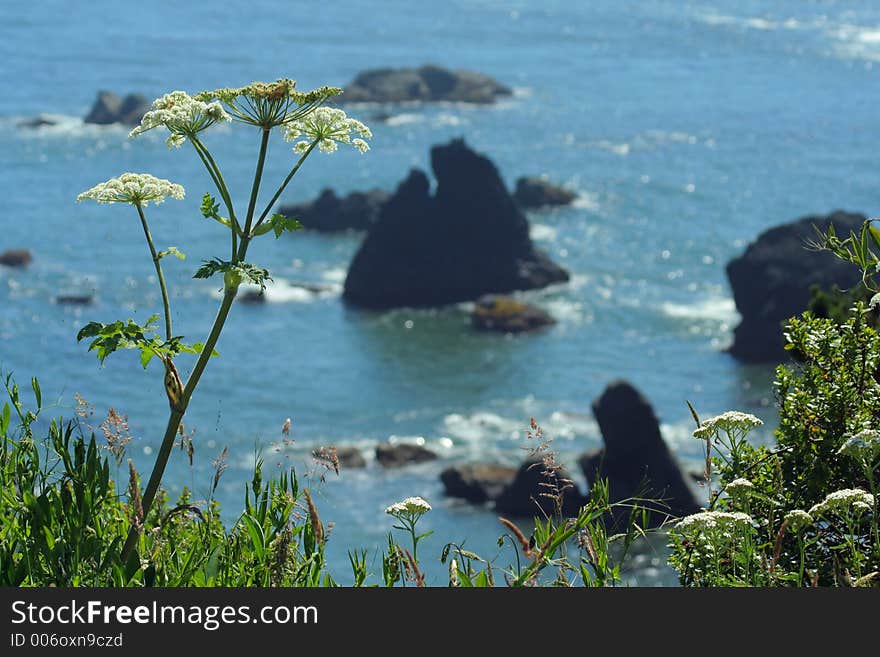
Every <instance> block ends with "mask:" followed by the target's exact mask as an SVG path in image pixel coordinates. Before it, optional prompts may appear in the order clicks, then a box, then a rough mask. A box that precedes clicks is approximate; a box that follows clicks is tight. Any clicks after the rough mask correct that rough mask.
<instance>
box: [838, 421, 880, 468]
mask: <svg viewBox="0 0 880 657" xmlns="http://www.w3.org/2000/svg"><path fill="white" fill-rule="evenodd" d="M837 453H838V454H842V455H844V456H849V457H851V458H854V459H856V460H857V461H862V460H864V461H867V462H871V461H872V460H873V459H874V458H875V457H876V456H877V455H878V454H880V431H877V430H876V429H866V430H864V431H860V432H859V433H857V434H855V435H852V436H849V437H848V438H847V439H846V441H845V442H844V443H843V445H842V446H841V448H840V449H839V450H838V451H837Z"/></svg>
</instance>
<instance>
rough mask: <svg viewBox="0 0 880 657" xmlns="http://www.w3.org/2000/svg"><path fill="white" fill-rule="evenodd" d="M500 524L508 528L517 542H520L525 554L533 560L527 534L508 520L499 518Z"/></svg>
mask: <svg viewBox="0 0 880 657" xmlns="http://www.w3.org/2000/svg"><path fill="white" fill-rule="evenodd" d="M498 522H500V523H501V524H502V525H504V526H505V527H507V528H508V529H509V530H510V532H511V533H512V534H513V535H514V536H515V537H516V540H518V541H519V545H520V547H521V548H522V552H523V554H524V555H525V556H526V557H527V558H529V559H531V558H532V548H531V546H530V545H529V539H527V538H526V536H525V534H523V533H522V531H521V530H520V528H519V527H517V526H516V525H515V524H514V523H512V522H511V521H510V520H508V519H507V518H502V517H501V516H498Z"/></svg>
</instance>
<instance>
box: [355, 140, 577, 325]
mask: <svg viewBox="0 0 880 657" xmlns="http://www.w3.org/2000/svg"><path fill="white" fill-rule="evenodd" d="M431 167H432V169H433V171H434V175H435V177H436V179H437V191H436V193H435V194H434V195H431V193H430V184H429V182H428V178H427V176H426V175H425V174H424V173H422V172H421V171H419V170H417V169H414V170H413V171H412V172H410V174H409V176H408V177H407V178H406V180H404V181H403V182H402V183H401V184H400V186H399V187H398V188H397V191H395V193H394V194H393V195H392V196H391V198H390V199H388V201H387V203H385V205H384V206H383V207H382V210H381V212H380V213H379V219H378V221H377V222H376V224H375V225H374V226H373V228H372V229H370V231H369V232H368V233H367V236H366V238H365V239H364V242H363V244H362V245H361V247H360V249H359V250H358V252H357V253H356V254H355V256H354V259H353V260H352V262H351V265H350V266H349V269H348V276H347V277H346V281H345V291H344V294H343V298H344V299H345V300H346V301H347V302H349V303H351V304H352V305H355V306H360V307H363V308H372V309H387V308H394V307H400V306H411V307H417V306H440V305H444V304H450V303H457V302H460V301H472V300H475V299H478V298H480V297H481V296H483V295H485V294H504V293H508V292H512V291H514V290H529V289H536V288H542V287H546V286H547V285H551V284H553V283H561V282H565V281H567V280H568V279H569V275H568V272H566V271H565V270H564V269H562V268H561V267H559V266H558V265H556V264H555V263H554V262H552V261H551V260H550V258H549V257H548V256H547V255H546V254H544V253H543V252H542V251H540V250H538V249H536V248H535V246H534V244H533V243H532V240H531V238H530V237H529V224H528V221H527V220H526V218H525V215H523V213H522V211H521V210H520V209H519V208H518V207H517V205H516V203H515V202H514V201H513V198H511V196H510V194H509V193H508V192H507V190H506V189H505V187H504V183H503V182H502V180H501V177H500V176H499V175H498V170H497V169H496V168H495V165H494V164H493V163H492V162H491V161H490V160H489V159H488V158H486V157H484V156H483V155H480V154H478V153H475V152H474V151H472V150H471V149H470V148H468V146H467V145H466V144H465V143H464V141H463V140H461V139H456V140H453V141H451V142H449V143H448V144H445V145H442V146H435V147H433V148H432V149H431Z"/></svg>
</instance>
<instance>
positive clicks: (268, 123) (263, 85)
mask: <svg viewBox="0 0 880 657" xmlns="http://www.w3.org/2000/svg"><path fill="white" fill-rule="evenodd" d="M340 93H342V89H340V88H338V87H319V88H318V89H314V90H312V91H307V92H300V91H297V90H296V81H295V80H291V79H290V78H281V79H280V80H276V81H275V82H251V83H250V84H249V85H246V86H244V87H226V88H223V89H214V90H211V91H202V92H200V93H198V94H196V95H195V98H196V99H197V100H201V101H205V102H209V101H213V100H218V101H220V102H221V103H223V104H224V105H226V107H227V108H228V109H229V112H230V113H231V114H232V117H233V119H234V120H235V121H240V122H241V123H248V124H250V125H254V126H258V127H260V128H263V129H265V130H270V129H272V128H274V127H275V126H279V125H283V124H285V123H288V122H290V121H295V120H297V119H301V118H303V117H305V116H306V115H307V114H309V113H311V112H313V111H314V110H315V108H317V107H319V106H320V105H322V104H323V103H324V102H326V101H327V100H328V99H330V98H332V97H333V96H336V95H337V94H340Z"/></svg>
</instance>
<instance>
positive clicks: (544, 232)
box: [529, 224, 559, 242]
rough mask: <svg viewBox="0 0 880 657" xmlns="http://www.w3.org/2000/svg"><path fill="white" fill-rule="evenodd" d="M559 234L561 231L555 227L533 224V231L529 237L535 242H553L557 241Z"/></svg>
mask: <svg viewBox="0 0 880 657" xmlns="http://www.w3.org/2000/svg"><path fill="white" fill-rule="evenodd" d="M558 232H559V231H557V230H556V228H554V227H553V226H548V225H546V224H532V225H531V229H530V230H529V235H531V237H532V239H533V240H538V241H541V242H552V241H553V240H555V239H556V235H557V233H558Z"/></svg>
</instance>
